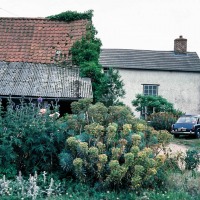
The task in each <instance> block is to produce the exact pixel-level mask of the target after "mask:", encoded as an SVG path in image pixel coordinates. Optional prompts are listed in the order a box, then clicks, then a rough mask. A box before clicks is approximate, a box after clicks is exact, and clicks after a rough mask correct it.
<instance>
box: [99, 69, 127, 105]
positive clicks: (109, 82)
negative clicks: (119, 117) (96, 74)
mask: <svg viewBox="0 0 200 200" xmlns="http://www.w3.org/2000/svg"><path fill="white" fill-rule="evenodd" d="M102 86H103V87H101V91H102V97H101V99H100V101H101V102H103V103H104V104H105V105H106V106H111V105H113V106H114V105H120V104H122V103H121V102H120V101H119V98H123V97H124V95H125V90H124V89H123V87H124V83H123V81H122V80H121V76H120V75H119V71H118V70H114V69H113V68H109V69H108V71H107V72H106V73H105V75H104V79H103V84H102Z"/></svg>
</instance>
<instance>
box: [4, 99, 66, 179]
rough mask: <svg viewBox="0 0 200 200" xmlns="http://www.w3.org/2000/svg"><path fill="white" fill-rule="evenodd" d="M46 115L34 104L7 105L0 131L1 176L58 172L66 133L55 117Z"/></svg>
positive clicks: (48, 112)
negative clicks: (59, 154) (19, 172)
mask: <svg viewBox="0 0 200 200" xmlns="http://www.w3.org/2000/svg"><path fill="white" fill-rule="evenodd" d="M49 114H50V110H48V109H47V112H46V113H45V114H41V113H40V109H39V108H38V107H37V106H35V104H32V103H29V104H26V103H24V102H21V105H19V107H16V108H15V107H13V105H12V101H10V103H9V104H8V106H7V111H6V112H5V114H4V116H3V118H2V121H1V127H2V128H1V129H0V151H1V156H0V163H1V165H0V174H7V175H14V174H16V172H17V171H22V172H23V173H24V174H29V173H33V172H34V171H42V170H45V171H49V172H50V171H56V170H58V166H59V163H58V156H57V154H58V153H60V150H61V149H62V148H64V139H65V137H66V136H65V134H64V132H63V130H62V128H61V127H60V124H59V123H58V122H57V120H56V117H50V116H49Z"/></svg>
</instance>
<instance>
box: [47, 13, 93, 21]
mask: <svg viewBox="0 0 200 200" xmlns="http://www.w3.org/2000/svg"><path fill="white" fill-rule="evenodd" d="M92 16H93V11H92V10H88V11H86V12H84V13H78V12H76V11H66V12H62V13H60V14H57V15H51V16H48V17H47V19H50V20H57V21H66V22H69V21H75V20H80V19H87V20H92Z"/></svg>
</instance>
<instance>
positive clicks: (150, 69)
mask: <svg viewBox="0 0 200 200" xmlns="http://www.w3.org/2000/svg"><path fill="white" fill-rule="evenodd" d="M100 63H101V64H102V66H103V68H104V69H105V70H106V69H108V68H110V67H112V68H114V69H117V70H119V73H120V75H121V78H122V80H123V81H124V84H125V86H124V87H125V90H126V96H125V98H124V99H123V102H124V103H125V104H126V105H128V106H130V107H131V108H132V109H133V111H134V114H135V115H136V116H140V114H141V113H138V112H136V111H135V110H134V107H133V106H132V104H131V101H132V100H133V99H135V96H136V95H137V94H144V95H161V96H163V97H164V98H166V99H167V100H168V101H169V102H171V103H173V104H174V107H175V108H176V109H179V110H181V111H183V112H186V113H188V114H189V113H194V114H196V113H200V60H199V57H198V55H197V53H195V52H187V39H184V38H183V37H182V36H180V37H179V38H177V39H175V40H174V51H151V50H133V49H102V52H101V55H100Z"/></svg>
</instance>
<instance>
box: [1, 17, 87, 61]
mask: <svg viewBox="0 0 200 200" xmlns="http://www.w3.org/2000/svg"><path fill="white" fill-rule="evenodd" d="M87 24H88V21H87V20H77V21H72V22H59V21H51V20H49V19H45V18H0V61H8V62H33V63H55V60H59V61H60V60H62V61H63V60H68V59H69V55H68V54H69V49H70V48H71V47H72V45H73V43H74V42H75V41H76V40H79V39H81V37H82V36H83V35H85V34H86V25H87Z"/></svg>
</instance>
